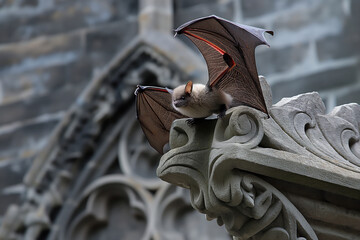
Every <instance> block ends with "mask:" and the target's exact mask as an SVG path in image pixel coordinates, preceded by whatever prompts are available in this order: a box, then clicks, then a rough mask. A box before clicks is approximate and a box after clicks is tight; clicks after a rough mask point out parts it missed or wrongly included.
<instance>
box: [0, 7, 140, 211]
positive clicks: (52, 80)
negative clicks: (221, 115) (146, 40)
mask: <svg viewBox="0 0 360 240" xmlns="http://www.w3.org/2000/svg"><path fill="white" fill-rule="evenodd" d="M0 7H1V9H0V202H1V204H0V216H1V215H3V213H4V211H5V210H6V208H7V205H8V204H9V203H16V202H17V201H18V199H19V195H20V194H21V193H22V190H23V187H22V185H21V182H22V178H23V175H24V173H25V172H26V171H27V169H28V167H29V166H30V164H31V162H32V160H33V159H34V156H35V155H36V153H37V152H38V151H39V150H40V149H42V148H43V147H44V145H45V144H46V143H47V140H48V138H49V136H50V134H51V132H52V130H53V129H54V127H55V126H56V124H57V123H58V122H59V120H60V119H61V118H62V117H63V116H64V113H65V111H66V110H67V109H68V108H69V107H70V106H71V104H72V103H74V102H75V100H76V98H77V97H78V96H79V94H80V92H81V91H82V90H83V89H84V87H85V86H86V85H87V83H88V82H89V81H90V80H91V77H92V76H94V74H96V72H97V71H99V69H100V68H101V67H103V66H105V65H106V64H107V63H108V62H109V61H110V60H111V59H112V57H113V56H114V55H115V54H116V53H117V52H118V51H120V50H121V49H122V48H123V47H124V46H126V45H127V43H128V42H129V41H131V39H132V37H134V36H135V35H136V34H137V29H138V23H137V14H138V2H137V1H133V0H127V1H113V0H103V1H96V0H91V1H88V0H76V1H74V0H71V1H70V0H31V1H28V0H24V1H23V0H20V1H17V0H14V1H12V0H4V1H0Z"/></svg>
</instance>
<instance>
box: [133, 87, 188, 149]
mask: <svg viewBox="0 0 360 240" xmlns="http://www.w3.org/2000/svg"><path fill="white" fill-rule="evenodd" d="M170 92H171V89H167V88H161V87H153V86H140V85H138V86H137V88H136V90H135V93H134V94H135V95H136V114H137V119H138V120H139V123H140V126H141V128H142V130H143V132H144V134H145V136H146V138H147V139H148V141H149V143H150V145H151V146H152V147H153V148H154V149H155V150H156V151H158V152H159V153H160V154H163V153H164V146H165V145H167V143H168V142H169V132H170V128H171V124H172V122H173V121H174V120H175V119H179V118H185V116H183V115H182V114H180V113H179V112H177V111H176V110H175V109H174V108H173V106H172V100H171V94H170Z"/></svg>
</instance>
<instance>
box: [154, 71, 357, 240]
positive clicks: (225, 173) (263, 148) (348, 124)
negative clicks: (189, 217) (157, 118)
mask: <svg viewBox="0 0 360 240" xmlns="http://www.w3.org/2000/svg"><path fill="white" fill-rule="evenodd" d="M262 81H263V84H264V79H263V78H262ZM269 96H270V93H269V92H267V93H265V97H266V98H269ZM267 102H270V101H267ZM269 112H270V116H271V117H270V118H268V117H267V116H266V114H264V113H262V112H259V111H257V110H255V109H251V108H249V107H246V106H240V107H237V108H234V109H230V110H229V111H228V112H227V114H226V115H225V117H223V118H222V119H211V120H205V121H204V122H203V123H201V124H198V125H195V126H193V127H191V126H188V125H187V124H186V121H185V120H177V121H175V122H174V124H173V127H172V130H171V134H170V147H171V150H170V151H169V152H167V153H166V154H165V155H164V156H163V157H162V158H161V161H160V164H159V167H158V169H157V174H158V176H159V177H160V178H161V179H163V180H165V181H167V182H169V183H172V184H175V185H178V186H182V187H185V188H188V189H190V193H191V202H192V206H193V207H194V208H195V209H197V210H198V211H199V212H201V213H204V214H206V215H207V218H208V219H209V220H211V219H215V218H216V219H217V222H218V224H220V225H222V224H224V225H225V227H226V229H227V231H228V232H229V233H230V234H231V235H233V236H234V239H236V240H240V239H241V240H245V239H261V240H266V239H291V240H293V239H297V240H300V239H301V240H303V239H308V240H310V239H317V236H316V234H315V232H314V231H313V229H312V228H311V226H310V225H309V223H308V222H307V221H306V219H305V218H304V217H303V216H302V214H301V213H300V212H299V211H298V210H297V209H296V208H295V207H294V205H293V204H292V203H291V202H290V201H289V200H288V199H287V198H286V197H285V196H284V195H283V194H282V193H280V192H279V191H278V190H277V189H275V188H274V187H273V186H271V184H269V183H267V182H266V181H264V180H263V179H261V177H259V176H256V174H261V175H265V176H269V177H274V178H277V179H283V180H286V181H293V182H302V183H303V184H306V183H307V182H311V184H312V186H314V187H319V188H322V189H326V190H329V191H334V189H338V188H339V187H338V186H342V187H346V188H348V190H347V192H346V193H345V194H348V195H349V196H357V197H359V190H360V187H359V179H360V174H359V165H358V163H359V158H358V156H359V122H358V121H359V120H358V119H359V114H360V107H359V105H357V104H349V105H344V106H339V107H337V108H335V109H334V110H333V111H332V112H330V113H329V114H326V113H325V107H324V104H323V103H322V101H321V98H320V97H319V95H318V94H317V93H309V94H302V95H299V96H296V97H293V98H291V99H283V100H282V101H280V102H279V103H277V104H275V105H274V106H272V107H271V108H270V111H269ZM349 178H350V179H349ZM324 182H325V183H326V184H325V183H324Z"/></svg>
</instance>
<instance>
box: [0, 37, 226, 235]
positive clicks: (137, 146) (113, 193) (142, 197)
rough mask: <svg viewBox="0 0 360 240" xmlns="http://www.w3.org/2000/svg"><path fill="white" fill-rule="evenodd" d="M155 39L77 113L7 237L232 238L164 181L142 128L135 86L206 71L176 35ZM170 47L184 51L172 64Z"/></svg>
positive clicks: (29, 186) (9, 219)
mask: <svg viewBox="0 0 360 240" xmlns="http://www.w3.org/2000/svg"><path fill="white" fill-rule="evenodd" d="M152 36H153V35H152V34H150V33H149V35H147V36H146V39H142V38H138V39H137V40H136V41H135V43H134V44H133V45H131V46H130V47H129V49H125V50H124V52H122V53H121V54H120V55H118V56H117V57H115V59H114V60H113V61H112V63H110V64H109V66H108V67H107V68H106V69H105V70H104V71H103V72H102V73H99V74H98V76H96V77H95V78H94V79H93V81H92V82H91V84H90V85H89V86H88V88H87V89H86V90H85V91H84V92H83V94H82V95H81V96H80V97H79V98H78V100H77V102H76V103H75V104H74V105H73V106H72V108H71V109H70V110H69V112H68V114H67V115H66V117H65V118H64V119H63V121H62V122H61V123H60V125H59V126H58V127H57V129H56V131H55V133H54V135H53V137H52V139H51V140H50V141H49V145H48V146H47V148H46V149H45V150H44V151H43V152H42V153H41V155H40V156H39V157H38V158H37V159H36V160H35V162H34V164H33V167H32V168H31V169H30V170H29V172H28V174H27V175H26V177H25V180H24V182H25V184H26V195H25V196H24V199H23V203H22V204H21V205H19V206H16V205H13V206H12V207H11V208H10V209H9V211H8V212H7V215H6V216H5V217H4V219H2V224H1V227H0V239H1V240H3V239H4V240H10V239H11V240H12V239H24V240H36V239H47V240H62V239H76V240H81V239H87V240H95V239H114V238H118V237H119V236H122V237H124V238H126V239H136V240H139V239H141V240H150V239H152V240H155V239H156V240H161V239H163V240H167V239H177V240H182V239H184V240H185V239H203V240H205V239H210V238H211V236H216V237H217V239H219V240H220V239H221V240H225V239H230V236H229V235H228V233H226V231H224V230H223V229H221V228H219V227H218V226H215V227H214V223H208V222H207V221H206V219H204V218H201V216H199V215H198V214H196V213H195V210H194V209H193V208H191V205H190V200H189V199H188V194H187V192H184V191H183V190H182V189H179V188H175V187H174V186H171V185H169V184H167V183H165V182H163V181H161V180H160V179H158V178H157V176H156V174H155V171H156V165H157V163H158V159H159V158H160V156H159V155H158V154H157V153H156V152H155V151H153V150H152V149H151V148H150V146H149V144H148V143H147V141H146V140H145V137H144V135H143V134H142V133H141V129H140V126H139V125H138V123H137V121H136V116H135V106H134V95H133V92H134V89H135V86H136V84H153V85H167V86H172V85H178V84H179V81H180V79H187V78H188V77H189V76H192V77H195V76H196V75H197V74H196V71H197V70H198V69H201V65H199V64H197V63H196V59H197V58H196V57H193V56H192V55H191V57H189V56H187V57H185V58H186V59H189V58H190V59H195V60H190V61H187V62H185V61H182V60H181V59H182V58H183V57H184V56H186V53H189V52H190V51H189V50H188V49H186V48H185V47H184V46H183V45H181V44H180V45H179V43H178V42H176V41H174V39H173V38H172V37H165V36H164V35H161V34H157V35H156V36H153V38H155V37H156V43H157V44H158V45H156V44H155V45H154V44H151V42H152V41H151V39H152ZM149 39H150V40H149ZM167 41H170V42H167ZM153 42H155V41H153ZM164 48H169V49H177V50H176V51H179V49H180V50H181V49H182V51H181V54H179V55H177V56H176V57H175V58H178V59H174V58H173V59H170V56H171V54H169V50H168V49H164ZM192 57H193V58H192ZM179 59H180V60H179ZM177 61H179V62H180V64H178V62H177ZM199 63H200V61H199ZM165 83H166V84H165ZM193 226H197V227H196V228H193Z"/></svg>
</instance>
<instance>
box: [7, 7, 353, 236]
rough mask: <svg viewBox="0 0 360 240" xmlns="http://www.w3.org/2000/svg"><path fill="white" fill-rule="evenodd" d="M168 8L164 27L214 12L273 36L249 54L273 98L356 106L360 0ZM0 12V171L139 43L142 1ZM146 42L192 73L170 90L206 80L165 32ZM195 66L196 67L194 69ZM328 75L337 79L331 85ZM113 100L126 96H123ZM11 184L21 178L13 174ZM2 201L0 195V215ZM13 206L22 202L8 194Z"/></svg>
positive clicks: (24, 154)
mask: <svg viewBox="0 0 360 240" xmlns="http://www.w3.org/2000/svg"><path fill="white" fill-rule="evenodd" d="M150 2H154V1H150ZM172 5H173V7H172V10H173V14H174V15H173V17H172V18H170V20H169V22H173V27H176V26H178V25H180V24H182V23H183V22H185V21H187V20H190V19H193V18H196V17H200V16H205V15H209V14H217V15H219V16H222V17H225V18H227V19H230V20H233V21H237V22H241V23H245V24H249V25H254V26H258V27H264V28H268V29H271V30H274V31H275V36H274V37H269V38H268V40H269V42H270V45H271V48H270V49H267V48H266V47H263V48H262V47H259V49H257V62H258V72H259V74H266V77H267V79H268V81H269V82H270V84H271V85H272V87H273V90H274V100H275V101H277V100H279V99H281V98H282V97H284V96H289V97H290V96H293V95H296V94H299V93H302V92H304V91H313V90H317V91H319V93H320V96H321V97H322V98H323V99H324V100H325V105H326V107H327V108H328V110H327V111H329V110H331V109H333V107H334V106H335V105H339V104H346V103H349V102H359V101H360V100H359V98H358V96H360V95H359V93H358V89H359V73H358V72H356V69H358V68H359V60H358V59H359V47H358V44H357V42H358V39H359V36H360V34H359V27H358V24H357V23H358V22H359V16H360V14H359V11H358V9H359V1H356V0H341V1H337V0H336V1H325V0H316V1H308V0H300V1H293V0H280V1H272V0H271V1H266V2H262V1H247V0H241V1H240V0H212V1H203V0H200V1H190V0H182V1H174V2H173V4H172ZM0 7H1V8H0V33H1V34H0V109H1V110H2V111H1V114H0V122H2V123H3V124H0V139H2V145H1V146H0V147H1V149H2V150H1V152H0V156H1V158H0V159H1V164H0V171H1V168H2V167H3V168H4V169H9V168H10V169H12V168H16V166H17V164H18V161H20V160H19V159H32V158H34V157H35V155H37V154H39V151H40V150H41V149H42V148H43V146H44V143H46V142H51V138H50V135H51V132H52V131H53V130H54V129H55V126H56V123H57V122H59V121H60V119H61V118H62V117H63V116H64V112H65V111H67V110H68V109H69V108H70V106H71V105H72V103H75V102H77V101H80V102H81V101H82V98H81V97H80V98H79V99H80V100H76V99H77V96H78V95H77V94H79V93H80V91H81V90H82V88H84V87H85V86H86V85H87V83H88V82H90V80H91V79H92V77H94V76H99V74H101V72H102V71H103V69H102V68H103V67H104V66H106V65H107V64H108V63H109V62H110V61H111V59H112V58H113V57H114V56H115V55H116V54H117V53H118V52H121V51H122V50H124V51H125V52H126V51H127V49H128V50H129V49H132V48H127V47H126V46H129V45H132V44H133V45H132V46H136V44H138V43H139V42H136V43H133V38H134V36H135V35H137V33H138V31H139V29H140V28H139V20H138V16H139V11H140V8H141V4H140V2H139V1H133V0H126V1H113V0H105V1H101V2H100V3H99V2H98V1H96V0H94V1H93V0H90V1H84V0H71V1H70V0H29V1H24V0H19V1H11V0H3V1H0ZM170 25H171V24H170ZM170 25H167V26H170ZM125 33H126V34H125ZM147 38H148V41H147V42H148V43H149V42H157V44H153V45H151V46H152V47H154V48H155V49H159V50H161V51H163V52H165V55H166V57H168V58H169V59H171V60H173V61H176V62H177V64H178V65H179V66H181V67H180V68H181V69H186V68H188V70H187V71H188V73H189V72H191V76H189V77H182V76H180V77H178V79H174V82H173V84H174V85H176V84H177V83H178V82H181V81H186V80H188V78H190V79H197V80H199V81H202V82H206V79H207V76H206V68H205V67H204V65H201V64H200V65H201V67H200V65H196V64H195V63H194V62H199V59H200V61H201V57H200V54H199V53H198V52H197V50H196V49H195V47H194V45H193V44H192V43H190V42H186V41H187V40H186V39H184V38H178V39H177V40H181V41H184V42H186V44H187V46H188V47H190V49H192V50H193V51H194V52H195V53H198V54H197V56H194V55H193V54H192V55H191V56H194V59H191V60H189V58H188V56H187V54H186V53H182V52H179V49H180V51H181V49H182V48H181V47H178V45H177V44H175V45H172V44H170V43H169V42H171V41H168V40H170V39H172V33H170V34H168V37H166V38H165V37H161V38H159V37H158V36H157V35H156V33H155V34H150V35H148V36H147ZM136 39H137V38H136ZM164 39H167V40H164ZM172 40H174V39H172ZM136 41H137V40H136ZM143 42H145V41H143ZM166 44H169V45H168V46H165V45H166ZM159 46H161V47H159ZM129 51H131V50H129ZM141 57H143V56H141ZM196 57H199V58H196ZM195 58H196V59H195ZM284 58H285V60H284ZM286 58H287V59H286ZM146 59H147V58H146V57H144V59H143V61H144V62H145V60H146ZM178 60H179V61H178ZM268 62H271V64H270V63H269V64H268ZM137 64H140V65H141V62H138V63H137ZM194 64H195V65H194ZM115 65H116V63H115ZM194 66H196V67H198V69H195V70H194ZM346 69H348V70H349V72H346ZM353 69H355V71H354V70H353ZM337 70H339V71H338V72H337ZM105 71H106V70H105ZM142 71H144V72H149V71H150V72H156V74H159V82H158V85H167V84H168V80H169V79H171V76H172V70H171V71H170V70H169V69H168V68H167V67H163V66H162V67H159V66H155V67H154V64H146V66H144V67H143V70H142ZM111 74H115V73H111ZM145 75H146V74H145ZM332 75H335V76H336V75H337V76H339V75H340V77H339V78H338V79H335V78H332ZM315 76H320V78H321V79H322V80H321V81H320V80H317V79H315V78H314V77H315ZM138 77H139V75H137V74H134V76H131V77H129V78H127V79H126V80H124V81H125V82H127V83H131V84H133V85H132V87H134V86H135V85H136V84H138V83H139V80H138ZM314 79H315V80H314ZM328 79H329V80H328ZM146 83H151V80H149V79H148V80H147V82H146ZM169 85H171V84H169ZM292 85H293V86H292ZM274 86H275V87H276V89H277V88H278V89H279V90H281V91H277V90H276V89H275V88H274ZM132 87H129V88H128V89H130V88H132ZM76 92H77V93H76ZM290 93H291V94H290ZM121 94H122V95H123V96H128V97H130V95H131V93H130V92H127V91H121ZM83 96H84V95H83ZM59 99H60V100H59ZM104 111H105V110H104ZM119 114H122V111H120V113H119ZM66 116H67V115H65V118H66ZM98 116H100V115H98ZM41 125H42V126H41ZM9 136H10V138H9ZM4 139H5V140H4ZM6 139H9V140H8V141H6ZM34 139H35V140H34ZM53 144H54V143H53ZM19 156H20V157H19ZM24 161H25V162H27V160H24ZM12 162H13V164H14V166H11V165H12ZM153 162H154V161H153ZM23 166H26V164H24V165H23ZM41 166H42V165H36V167H38V168H40V167H41ZM141 166H142V169H143V170H141V174H140V175H144V176H153V175H154V171H153V170H149V169H147V168H146V167H144V166H146V164H142V165H141ZM3 171H6V170H3ZM24 171H25V170H24ZM9 179H10V178H9ZM16 179H18V180H19V181H20V179H21V177H20V175H17V178H16ZM16 184H17V183H16ZM3 186H4V189H8V187H9V188H10V189H11V188H12V187H13V182H9V186H6V183H5V182H3ZM14 189H15V190H16V189H17V190H16V191H18V192H17V193H15V192H16V191H15V192H14V195H13V196H15V195H16V196H21V195H24V192H23V190H22V189H21V188H14ZM4 194H5V193H4ZM2 196H4V195H2ZM2 199H4V201H2ZM6 199H7V198H5V197H4V198H2V197H1V198H0V204H1V205H2V207H3V208H4V209H5V208H6V206H5V205H6V204H7V202H8V200H6ZM11 201H14V202H18V201H20V199H19V197H14V198H12V200H11ZM54 212H56V211H54ZM0 218H1V216H0ZM11 225H13V224H11ZM322 227H323V226H322ZM322 229H324V228H322ZM43 234H44V235H45V233H43ZM325 236H326V237H329V236H328V235H325ZM189 238H190V236H189ZM326 239H328V238H326ZM329 239H330V238H329Z"/></svg>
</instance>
